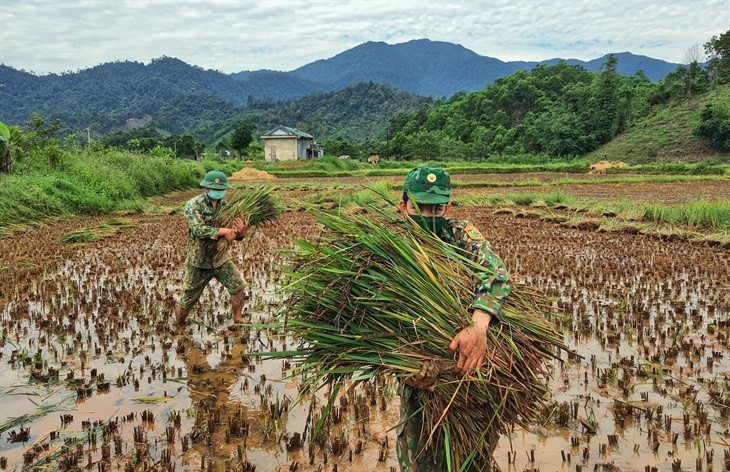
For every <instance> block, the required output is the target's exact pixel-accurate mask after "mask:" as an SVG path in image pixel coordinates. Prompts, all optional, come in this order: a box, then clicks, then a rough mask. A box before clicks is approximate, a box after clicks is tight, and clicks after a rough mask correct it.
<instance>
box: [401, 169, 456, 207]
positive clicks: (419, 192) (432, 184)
mask: <svg viewBox="0 0 730 472" xmlns="http://www.w3.org/2000/svg"><path fill="white" fill-rule="evenodd" d="M403 192H404V193H406V194H407V195H408V198H411V199H413V200H415V201H416V203H427V204H439V203H449V201H450V200H451V177H449V173H448V172H446V171H445V170H443V169H439V168H437V167H425V166H418V167H416V168H415V169H413V170H411V171H410V172H408V175H406V180H405V182H403Z"/></svg>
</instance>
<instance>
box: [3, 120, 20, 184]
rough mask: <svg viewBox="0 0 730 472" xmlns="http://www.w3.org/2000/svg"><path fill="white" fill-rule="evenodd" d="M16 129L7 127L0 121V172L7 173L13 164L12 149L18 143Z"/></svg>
mask: <svg viewBox="0 0 730 472" xmlns="http://www.w3.org/2000/svg"><path fill="white" fill-rule="evenodd" d="M18 137H19V133H18V130H17V128H15V127H14V126H13V127H8V125H6V124H5V123H3V122H2V121H0V172H4V173H9V172H10V168H11V167H12V164H13V155H12V149H13V145H14V144H15V143H16V142H17V141H18Z"/></svg>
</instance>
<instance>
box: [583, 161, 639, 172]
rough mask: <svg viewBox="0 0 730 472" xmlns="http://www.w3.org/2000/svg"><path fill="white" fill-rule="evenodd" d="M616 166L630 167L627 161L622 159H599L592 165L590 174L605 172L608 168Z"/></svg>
mask: <svg viewBox="0 0 730 472" xmlns="http://www.w3.org/2000/svg"><path fill="white" fill-rule="evenodd" d="M614 167H630V166H629V165H628V164H627V163H625V162H621V161H599V162H596V163H595V164H593V165H592V166H591V170H590V171H588V173H589V174H603V173H604V172H606V169H612V168H614Z"/></svg>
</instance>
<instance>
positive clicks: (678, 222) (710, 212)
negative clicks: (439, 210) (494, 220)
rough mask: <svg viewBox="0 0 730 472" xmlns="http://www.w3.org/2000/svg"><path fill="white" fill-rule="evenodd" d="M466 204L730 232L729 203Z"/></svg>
mask: <svg viewBox="0 0 730 472" xmlns="http://www.w3.org/2000/svg"><path fill="white" fill-rule="evenodd" d="M459 203H461V204H463V205H476V206H481V205H486V206H511V205H518V206H540V207H542V206H547V207H548V208H551V207H553V208H554V207H556V206H558V205H560V209H561V210H567V211H573V212H581V213H588V214H592V215H598V216H604V217H610V218H615V219H616V220H618V221H622V222H628V221H632V222H635V221H642V222H648V223H657V224H664V225H669V226H683V227H686V228H689V229H693V230H711V231H719V232H728V231H730V202H692V203H685V204H677V205H662V204H656V203H645V202H636V201H632V200H618V201H606V200H601V201H593V200H588V199H579V198H574V197H571V196H569V195H565V194H563V193H561V192H553V193H524V194H523V193H517V194H505V193H500V194H491V195H465V196H463V197H460V198H459Z"/></svg>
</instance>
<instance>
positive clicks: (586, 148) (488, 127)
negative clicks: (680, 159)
mask: <svg viewBox="0 0 730 472" xmlns="http://www.w3.org/2000/svg"><path fill="white" fill-rule="evenodd" d="M617 69H618V61H617V59H616V58H610V59H609V61H608V62H607V64H606V65H605V66H604V68H603V69H602V70H601V71H600V72H598V73H593V72H589V71H587V70H585V69H584V68H582V67H580V66H574V65H569V64H566V63H558V64H556V65H554V66H538V67H536V68H535V69H533V70H532V71H531V72H525V71H519V72H517V73H515V74H512V75H510V76H508V77H504V78H501V79H499V80H497V81H496V82H494V83H493V84H491V85H490V86H488V87H486V88H485V89H484V90H482V91H480V92H474V93H471V94H463V93H460V94H456V95H454V96H453V97H452V98H451V99H449V100H448V101H445V102H440V103H437V104H436V105H434V106H427V107H424V108H422V109H421V110H419V111H418V112H416V113H412V114H407V115H399V116H398V117H396V118H395V119H394V120H393V122H392V124H391V135H392V139H391V140H390V141H389V143H388V146H387V152H386V154H388V155H390V156H393V157H395V158H405V159H408V158H414V157H416V156H418V157H420V158H426V159H435V158H437V157H440V158H466V159H474V160H481V159H486V158H488V157H489V156H493V155H499V154H507V155H515V154H545V155H550V156H564V157H570V156H583V155H586V154H589V153H591V152H593V151H595V150H597V149H599V148H600V147H601V146H603V145H605V144H606V143H608V142H610V141H611V140H612V139H614V137H616V136H618V135H621V134H622V133H627V132H629V131H630V130H633V129H635V127H638V126H652V123H655V124H656V123H657V121H658V119H657V118H656V117H657V116H663V117H665V118H667V119H668V120H669V121H672V119H673V113H674V110H677V109H678V107H684V108H686V109H689V110H691V112H690V118H688V119H687V120H685V121H682V122H680V121H679V120H677V119H674V121H675V122H676V123H677V125H678V126H681V127H682V128H683V131H682V133H683V136H685V139H686V140H688V142H689V141H692V142H694V143H695V144H697V143H702V142H704V143H705V144H704V145H702V146H699V147H697V149H696V151H697V152H695V153H694V154H695V155H698V153H699V154H700V155H702V154H703V155H711V154H713V153H716V152H717V151H719V150H722V146H719V147H718V146H714V147H713V146H711V145H709V143H707V142H706V141H703V140H702V139H700V138H698V137H697V136H694V137H692V136H693V130H694V127H696V126H698V125H699V122H700V115H701V114H702V113H704V112H703V109H702V107H703V106H704V103H705V101H704V99H703V98H702V97H703V96H705V95H703V94H706V93H707V92H708V91H709V90H711V89H712V90H714V92H713V93H714V94H718V91H719V90H722V89H723V88H724V87H726V85H723V83H722V81H718V80H715V82H716V83H715V84H714V87H711V74H710V73H709V72H708V71H707V70H705V69H703V68H701V67H700V66H699V65H698V64H697V63H696V62H694V63H693V64H691V65H690V66H689V67H685V66H680V67H678V68H677V69H676V70H675V71H673V72H672V73H670V74H668V75H667V76H666V77H665V78H664V79H662V81H660V83H658V84H655V83H652V82H651V81H650V80H649V79H648V78H647V77H646V76H644V75H643V74H641V73H639V74H636V75H634V76H631V77H627V76H623V75H620V74H619V73H618V71H617ZM718 96H720V97H722V96H724V95H723V94H722V93H720V94H719V95H718ZM715 102H716V105H717V106H723V105H722V99H718V100H714V101H712V103H715ZM725 106H726V105H725ZM715 113H716V116H720V115H721V114H722V113H724V111H722V110H720V109H718V110H717V111H716V112H715ZM722 116H724V115H722ZM716 121H717V120H716ZM728 125H729V126H730V122H729V123H728ZM657 133H659V131H657ZM661 143H665V144H667V141H666V140H661V139H657V142H656V143H653V144H647V145H646V146H643V147H641V148H640V149H641V151H639V149H637V153H634V154H632V156H633V157H634V159H635V160H646V159H647V158H648V159H651V158H655V157H658V156H662V157H669V155H668V154H667V153H666V152H663V151H661V150H659V149H658V148H657V146H660V145H661ZM674 144H677V142H675V143H674ZM700 149H704V151H702V152H700V151H699V150H700ZM678 153H679V154H681V153H682V152H678Z"/></svg>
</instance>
